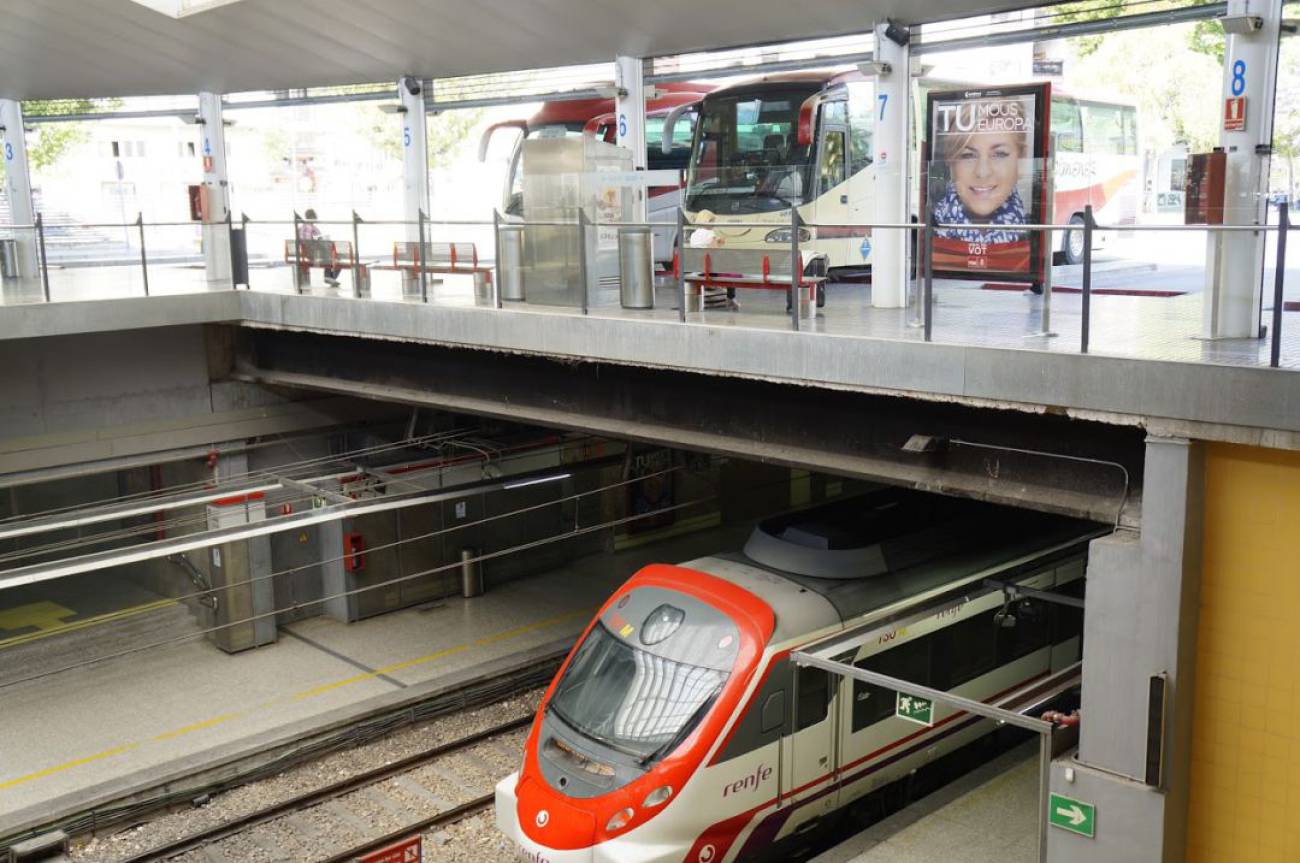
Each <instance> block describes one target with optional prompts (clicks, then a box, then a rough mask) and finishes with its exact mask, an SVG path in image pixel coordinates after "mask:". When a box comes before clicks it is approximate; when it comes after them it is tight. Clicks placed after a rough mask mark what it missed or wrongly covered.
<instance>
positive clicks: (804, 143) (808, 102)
mask: <svg viewBox="0 0 1300 863" xmlns="http://www.w3.org/2000/svg"><path fill="white" fill-rule="evenodd" d="M821 102H822V94H821V93H813V94H812V95H811V96H809V97H808V98H807V99H804V100H803V104H802V105H800V106H799V130H798V141H799V146H800V147H808V146H810V145H811V144H812V143H813V128H814V127H815V125H816V120H817V106H818V105H820V104H821Z"/></svg>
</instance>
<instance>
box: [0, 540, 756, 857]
mask: <svg viewBox="0 0 1300 863" xmlns="http://www.w3.org/2000/svg"><path fill="white" fill-rule="evenodd" d="M747 532H748V531H747V528H745V527H738V528H734V527H728V528H713V529H709V530H705V531H701V532H698V533H693V534H688V535H685V536H680V537H675V538H670V539H665V540H662V541H659V542H656V543H652V544H647V545H644V546H641V547H637V548H633V549H628V550H624V551H619V552H615V553H612V554H608V555H603V556H593V557H588V558H584V559H581V560H579V561H575V562H574V563H572V564H571V565H569V566H567V567H565V568H563V569H559V570H555V571H551V572H548V573H546V574H544V575H539V576H534V577H530V578H525V579H521V580H518V581H513V582H510V583H508V584H505V585H502V586H500V587H497V588H494V589H492V590H489V591H488V592H487V593H485V594H484V595H482V596H480V597H477V598H474V599H469V600H466V599H461V598H459V597H456V598H448V599H443V600H439V601H438V602H436V603H433V604H431V605H429V606H423V607H416V608H409V609H405V610H402V611H397V612H393V613H390V614H386V615H382V616H379V617H375V618H370V619H367V620H364V621H361V622H359V623H352V624H344V623H339V622H337V621H334V620H330V619H326V618H310V619H307V620H302V621H298V622H296V623H293V624H290V625H288V626H283V627H281V630H280V637H279V640H278V641H277V642H276V643H275V644H272V645H268V646H266V647H262V648H258V649H255V650H250V651H245V652H243V653H238V654H234V655H227V654H225V653H223V652H221V651H220V650H218V649H217V648H216V647H214V646H213V645H211V644H209V643H208V642H206V641H204V640H202V639H195V640H190V641H186V642H184V643H180V644H173V645H169V646H167V647H163V648H159V649H155V650H149V651H144V652H140V653H137V654H133V655H130V656H125V657H120V658H117V659H113V660H109V661H105V662H102V663H98V664H93V665H89V666H86V667H83V668H78V669H74V670H70V671H64V672H62V673H58V674H54V675H51V676H49V677H44V678H40V679H36V680H30V681H27V682H25V683H19V684H17V685H13V686H8V687H3V688H0V713H2V714H3V717H4V718H3V722H2V723H0V835H4V834H6V833H10V832H13V831H14V830H15V829H17V828H18V827H19V826H22V825H26V824H29V823H30V822H31V821H32V820H33V819H36V818H41V817H49V816H51V815H53V814H55V813H61V812H67V811H75V810H77V809H80V808H84V807H85V805H86V804H87V803H89V802H91V801H97V800H102V799H107V798H112V797H115V796H120V794H121V793H123V792H124V791H125V790H129V789H131V788H133V787H140V786H147V785H149V784H152V783H154V782H156V781H157V780H158V779H159V778H161V777H165V776H170V775H175V776H183V775H184V773H185V771H186V770H192V769H193V768H196V767H199V766H207V765H211V764H215V763H220V762H222V761H224V760H228V759H230V758H232V757H234V756H236V755H238V754H240V753H241V752H247V751H256V750H258V749H261V748H264V747H265V746H266V745H267V743H268V742H274V741H277V740H279V741H282V740H283V739H295V736H296V735H300V734H302V733H303V732H304V731H306V730H310V729H311V728H312V727H313V723H317V724H318V723H323V722H327V721H329V722H337V721H339V720H340V718H341V717H344V716H346V715H349V712H354V713H357V714H360V713H364V712H366V711H367V710H369V709H371V708H373V707H375V706H380V705H388V704H395V703H398V702H400V701H402V700H403V699H405V698H407V697H409V696H413V695H414V694H417V693H419V692H421V691H423V690H425V689H436V688H437V687H438V686H440V685H446V682H447V681H448V680H449V679H456V678H458V677H465V676H472V675H473V673H474V672H475V670H476V669H479V668H482V667H486V666H491V665H493V664H497V665H499V664H501V663H502V662H503V661H506V660H508V659H509V658H510V657H512V656H517V655H521V654H524V653H527V652H529V651H537V650H541V649H543V648H546V647H551V646H559V645H567V644H569V643H570V642H571V641H572V639H573V638H574V637H575V636H576V635H577V634H578V633H579V632H580V631H581V629H582V628H583V627H585V625H586V624H587V623H588V621H589V620H590V618H591V615H592V614H593V612H594V611H595V609H596V608H597V607H598V605H599V604H600V602H602V601H603V600H604V599H605V598H606V597H607V596H608V595H609V593H610V592H611V591H612V590H613V589H614V588H615V587H617V586H618V585H619V584H620V583H622V582H623V581H624V580H625V579H626V578H627V577H628V576H630V575H631V574H632V573H633V572H634V571H635V570H636V569H637V568H639V567H640V566H642V565H644V564H645V563H648V562H652V561H668V562H676V561H681V560H688V559H690V558H693V557H698V556H701V555H704V554H708V553H710V552H713V551H717V550H719V549H725V548H731V547H738V546H739V544H740V543H741V542H743V538H744V536H745V535H746V534H747ZM3 662H4V652H3V651H2V650H0V663H3Z"/></svg>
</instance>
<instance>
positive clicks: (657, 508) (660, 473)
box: [627, 447, 677, 533]
mask: <svg viewBox="0 0 1300 863" xmlns="http://www.w3.org/2000/svg"><path fill="white" fill-rule="evenodd" d="M628 467H629V470H628V479H633V480H639V481H638V482H633V483H630V484H629V485H628V487H627V514H628V515H642V514H643V513H655V514H654V515H649V516H647V517H645V518H638V519H636V520H634V521H629V522H628V523H627V532H628V533H642V532H644V531H647V530H653V529H655V528H659V527H667V526H669V525H671V524H672V523H673V522H674V521H676V519H677V513H676V512H673V511H670V512H661V510H664V509H667V508H669V507H671V506H672V505H673V503H674V494H673V474H671V473H668V472H667V471H670V470H671V469H672V467H673V453H672V450H667V449H661V448H658V447H656V448H654V449H649V448H645V447H633V448H632V449H631V450H630V453H629V465H628Z"/></svg>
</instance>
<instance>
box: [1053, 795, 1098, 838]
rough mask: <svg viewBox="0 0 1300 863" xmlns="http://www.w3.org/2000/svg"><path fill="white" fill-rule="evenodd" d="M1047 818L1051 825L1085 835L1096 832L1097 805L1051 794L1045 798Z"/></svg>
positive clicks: (1090, 835)
mask: <svg viewBox="0 0 1300 863" xmlns="http://www.w3.org/2000/svg"><path fill="white" fill-rule="evenodd" d="M1047 820H1048V822H1049V823H1050V824H1051V825H1052V826H1053V827H1060V828H1061V829H1062V830H1069V831H1070V832H1071V833H1078V834H1079V835H1080V836H1087V837H1088V838H1089V839H1091V838H1093V836H1095V835H1096V833H1097V807H1096V806H1093V805H1092V804H1091V803H1084V802H1083V801H1082V800H1075V799H1073V798H1070V797H1066V796H1065V795H1064V794H1052V795H1051V796H1050V797H1049V798H1048V800H1047Z"/></svg>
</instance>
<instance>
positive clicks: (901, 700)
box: [894, 692, 934, 727]
mask: <svg viewBox="0 0 1300 863" xmlns="http://www.w3.org/2000/svg"><path fill="white" fill-rule="evenodd" d="M894 715H895V716H897V717H898V718H899V719H906V720H907V721H908V722H915V723H917V724H918V725H925V726H927V727H928V726H931V725H934V702H933V701H931V700H930V699H928V698H917V697H916V696H915V695H904V694H903V693H901V692H898V693H895V701H894Z"/></svg>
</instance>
